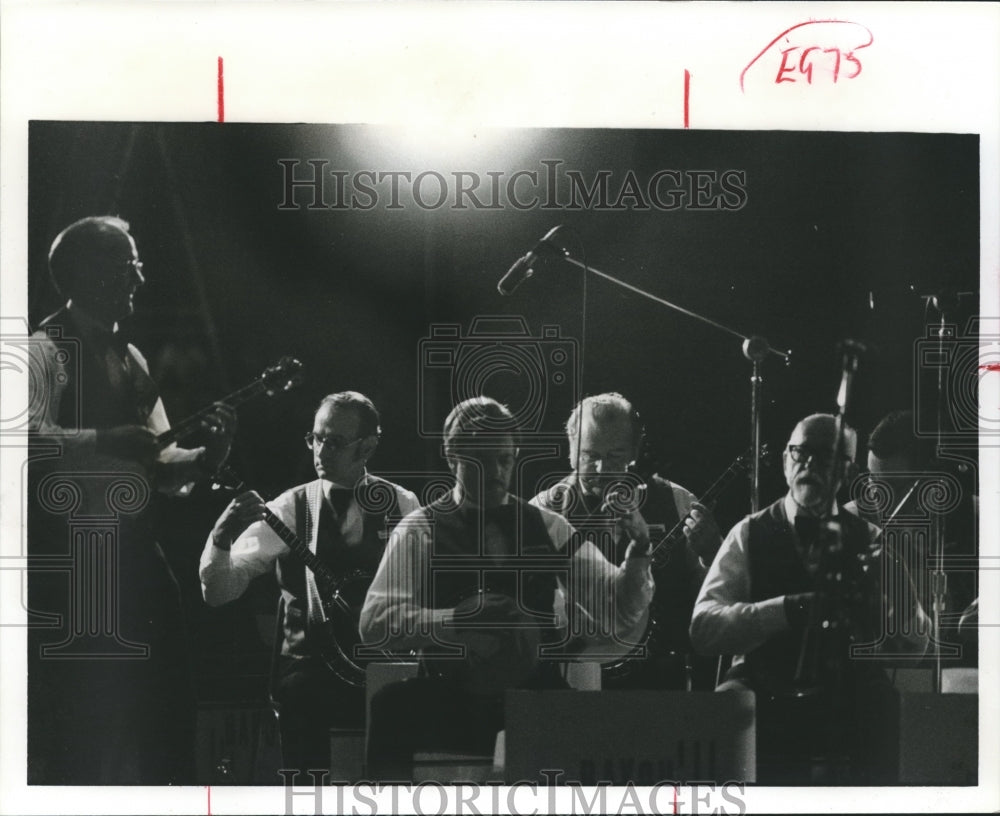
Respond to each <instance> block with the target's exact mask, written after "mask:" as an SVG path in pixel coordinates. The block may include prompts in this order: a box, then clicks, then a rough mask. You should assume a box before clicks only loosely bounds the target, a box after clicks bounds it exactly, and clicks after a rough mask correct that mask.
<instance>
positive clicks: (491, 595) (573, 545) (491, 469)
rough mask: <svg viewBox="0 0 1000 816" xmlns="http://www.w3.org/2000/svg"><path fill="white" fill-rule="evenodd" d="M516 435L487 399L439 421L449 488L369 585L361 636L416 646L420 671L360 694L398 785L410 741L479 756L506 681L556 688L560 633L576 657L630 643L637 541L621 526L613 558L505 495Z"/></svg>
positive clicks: (373, 757)
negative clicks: (618, 558) (621, 540)
mask: <svg viewBox="0 0 1000 816" xmlns="http://www.w3.org/2000/svg"><path fill="white" fill-rule="evenodd" d="M516 432H517V429H516V427H515V419H514V417H513V416H512V415H511V412H510V411H509V410H508V409H507V408H506V407H505V406H503V405H501V404H500V403H499V402H497V401H496V400H493V399H490V398H487V397H474V398H471V399H468V400H465V401H464V402H461V403H459V404H458V405H456V406H455V408H454V409H453V410H452V411H451V413H450V414H449V415H448V417H447V419H446V420H445V425H444V451H445V457H446V459H447V462H448V467H449V469H450V470H451V472H452V473H453V474H454V476H455V483H454V486H453V488H452V489H451V490H450V491H449V492H448V493H447V494H445V495H444V496H442V497H441V498H440V499H438V500H437V501H435V502H433V503H431V504H430V505H428V506H426V507H423V508H421V509H420V510H418V511H416V512H415V513H413V514H411V515H410V516H408V517H407V518H405V519H403V521H402V522H401V523H400V524H399V526H397V527H396V529H395V530H394V531H393V533H392V538H391V539H390V541H389V546H388V547H387V549H386V553H385V557H384V558H383V560H382V564H381V565H380V566H379V571H378V573H377V575H376V576H375V580H374V581H373V582H372V585H371V588H370V589H369V592H368V597H367V599H366V600H365V605H364V609H363V610H362V614H361V635H362V637H363V638H364V641H365V643H367V644H370V645H372V646H376V647H378V648H381V649H384V650H387V651H390V652H393V653H402V654H407V653H408V652H409V651H410V650H416V651H418V652H419V653H420V659H421V663H422V666H423V676H422V677H419V678H414V679H411V680H406V681H403V682H401V683H396V684H390V685H388V686H386V687H385V688H383V689H382V690H381V691H379V693H378V694H377V695H376V696H375V697H374V698H373V700H372V722H371V731H370V734H369V743H368V771H369V774H370V775H371V776H372V777H373V778H375V779H379V780H382V781H406V780H409V779H410V778H411V775H412V758H413V754H414V753H415V752H416V751H418V750H423V751H428V750H429V751H440V750H445V751H450V752H455V751H458V752H471V753H473V754H476V755H492V753H493V747H494V741H495V738H496V735H497V732H498V731H500V730H501V729H502V728H503V716H504V710H503V705H504V692H505V690H506V689H515V688H530V689H545V688H566V687H567V684H566V682H565V680H564V679H563V677H562V668H563V665H564V664H563V662H562V661H563V659H564V657H563V656H562V655H560V654H558V653H557V652H559V651H560V650H561V646H562V644H563V642H564V641H565V640H566V639H567V638H571V639H575V642H576V643H577V645H578V646H579V648H580V650H581V652H582V651H583V649H584V647H585V646H586V645H593V646H595V647H600V648H610V647H613V646H614V645H616V644H617V643H620V642H634V638H636V637H637V636H638V635H639V634H641V632H642V631H643V629H644V627H645V623H646V620H647V608H648V605H649V601H650V598H651V596H652V593H653V582H652V576H651V575H650V571H649V559H648V557H647V556H646V550H647V546H648V540H643V536H642V531H641V530H640V529H637V528H632V527H630V528H629V529H630V533H631V537H632V540H631V542H630V545H629V547H628V550H627V553H626V557H625V559H624V562H623V563H622V565H621V566H620V567H615V566H614V565H613V564H611V563H610V562H609V561H608V560H607V559H605V558H604V556H603V555H602V554H601V552H600V551H599V550H598V549H597V548H596V547H595V546H594V545H593V544H592V543H590V542H585V541H581V540H579V539H578V537H577V536H576V534H575V532H574V530H573V528H572V527H571V526H570V524H569V523H568V522H566V521H565V519H563V518H562V517H561V516H559V515H557V514H556V513H552V512H550V511H547V510H543V509H540V508H537V507H534V506H532V505H530V504H528V503H527V502H524V501H522V500H520V499H518V498H516V497H515V496H513V495H512V494H511V483H512V480H513V477H514V472H515V466H516V463H517V455H518V450H517V445H516ZM547 646H548V647H549V649H548V650H546V647H547Z"/></svg>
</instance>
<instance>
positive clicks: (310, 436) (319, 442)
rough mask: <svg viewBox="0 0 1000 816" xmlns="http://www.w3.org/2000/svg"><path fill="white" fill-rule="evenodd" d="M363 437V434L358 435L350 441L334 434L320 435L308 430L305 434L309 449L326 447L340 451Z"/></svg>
mask: <svg viewBox="0 0 1000 816" xmlns="http://www.w3.org/2000/svg"><path fill="white" fill-rule="evenodd" d="M362 439H364V437H363V436H359V437H358V438H357V439H351V440H350V441H347V440H344V439H339V438H337V437H336V436H322V435H320V434H318V433H314V432H313V431H309V433H307V434H306V435H305V440H306V447H307V448H309V449H310V450H316V449H317V448H326V449H327V450H329V451H342V450H346V449H347V448H349V447H351V445H356V444H357V443H358V442H360V441H361V440H362Z"/></svg>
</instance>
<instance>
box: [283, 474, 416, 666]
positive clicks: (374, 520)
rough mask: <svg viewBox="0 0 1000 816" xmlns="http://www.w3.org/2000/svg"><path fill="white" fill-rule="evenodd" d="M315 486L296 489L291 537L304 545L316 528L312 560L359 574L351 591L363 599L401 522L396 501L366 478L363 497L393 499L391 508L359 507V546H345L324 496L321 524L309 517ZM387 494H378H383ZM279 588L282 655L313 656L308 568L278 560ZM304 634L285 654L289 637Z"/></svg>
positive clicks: (288, 558) (381, 484) (384, 485)
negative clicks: (297, 645) (298, 645)
mask: <svg viewBox="0 0 1000 816" xmlns="http://www.w3.org/2000/svg"><path fill="white" fill-rule="evenodd" d="M312 484H313V483H312V482H310V483H309V484H306V485H302V486H300V487H298V488H296V489H295V493H294V501H295V532H296V534H297V535H298V536H299V537H300V538H301V539H302V540H303V541H304V542H305V543H306V544H308V543H309V540H308V538H307V533H306V531H307V530H312V529H314V528H315V525H316V524H317V523H318V524H319V528H318V530H317V540H316V555H317V557H318V558H320V559H321V560H322V561H324V562H325V563H326V564H327V565H328V566H329V567H330V568H331V569H332V570H333V572H334V573H335V574H336V575H338V576H347V575H349V574H350V573H353V572H358V573H360V574H361V575H359V578H362V579H363V580H362V581H361V582H360V584H358V585H357V586H356V587H355V590H354V591H355V592H357V593H359V594H360V595H361V600H363V592H362V589H363V590H364V591H367V585H368V584H371V579H372V578H373V577H374V576H375V571H376V570H377V569H378V565H379V562H380V561H381V560H382V553H383V552H384V551H385V545H386V541H387V539H388V536H389V531H390V530H391V529H392V528H393V527H394V526H395V525H396V524H397V523H398V522H399V520H400V517H401V516H400V512H399V500H398V495H397V493H396V489H395V487H394V486H393V485H392V483H390V482H388V481H386V480H385V479H380V478H378V477H377V476H371V475H369V476H368V483H367V484H366V485H364V486H363V487H361V488H360V489H361V490H362V491H365V490H373V491H378V495H379V496H380V497H381V496H391V502H390V504H389V506H388V507H387V508H385V510H384V511H381V512H370V511H369V510H367V509H365V508H366V507H369V506H379V505H381V503H382V502H371V503H370V502H366V501H361V504H362V518H363V523H362V533H361V542H360V543H359V544H356V545H354V546H349V545H348V544H347V543H346V542H345V541H344V537H343V536H342V535H341V533H340V530H339V528H338V526H337V523H336V519H335V517H334V515H335V514H334V512H333V510H332V509H331V507H330V503H329V501H328V500H327V498H326V497H325V496H324V497H323V499H322V501H321V503H320V517H319V519H318V520H317V519H311V518H310V517H309V507H308V503H307V495H308V490H309V488H310V486H311V485H312ZM383 490H384V491H385V492H382V491H383ZM275 571H276V575H277V579H278V586H279V587H281V589H282V592H283V594H284V596H285V647H286V648H285V650H284V651H285V653H288V654H307V653H310V652H311V651H312V649H311V645H310V643H309V635H310V632H309V630H310V627H309V622H308V603H307V600H306V567H305V564H304V563H303V562H302V561H301V560H300V559H299V558H298V557H297V556H296V555H295V553H293V552H291V551H289V552H288V553H286V554H285V555H284V556H282V557H281V558H279V559H278V560H277V562H276V564H275ZM303 631H305V632H306V645H305V646H304V647H303V648H291V649H289V648H288V646H289V637H290V636H291V635H292V634H293V633H298V632H303Z"/></svg>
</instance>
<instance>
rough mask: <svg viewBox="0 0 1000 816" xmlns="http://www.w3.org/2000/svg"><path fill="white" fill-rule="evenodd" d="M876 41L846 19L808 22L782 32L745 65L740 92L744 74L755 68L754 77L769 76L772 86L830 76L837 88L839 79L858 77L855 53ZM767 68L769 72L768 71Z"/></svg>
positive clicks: (859, 61) (862, 28)
mask: <svg viewBox="0 0 1000 816" xmlns="http://www.w3.org/2000/svg"><path fill="white" fill-rule="evenodd" d="M874 41H875V38H874V36H873V35H872V33H871V31H869V30H868V29H867V28H866V27H865V26H863V25H861V24H860V23H852V22H850V21H849V20H810V21H808V22H805V23H799V24H798V25H794V26H792V27H791V28H789V29H786V30H785V31H782V32H781V33H780V34H779V35H778V36H777V37H775V38H774V39H773V40H771V42H769V43H768V44H767V47H766V48H764V49H763V50H762V51H761V52H760V53H759V54H758V55H757V56H756V57H754V58H753V59H752V60H750V62H749V63H747V66H746V68H744V69H743V71H742V73H741V74H740V91H742V92H744V93H745V92H746V88H745V81H746V77H747V73H748V72H749V71H750V69H751V68H753V67H754V66H755V65H758V64H759V65H758V69H757V70H756V71H755V74H759V75H761V76H762V77H765V78H767V77H769V78H770V79H769V80H766V81H770V82H771V83H773V84H774V85H781V84H782V83H786V82H788V83H796V84H798V83H805V84H806V85H812V84H813V81H814V80H815V81H816V82H819V81H820V79H821V78H823V77H829V79H830V81H831V82H832V83H833V84H834V85H836V84H837V83H838V82H840V81H841V80H848V79H855V78H856V77H858V76H859V75H860V74H861V70H862V64H861V59H860V58H859V57H858V56H857V52H858V51H860V50H861V49H862V48H867V47H868V46H870V45H871V44H872V43H873V42H874ZM768 67H770V69H771V71H770V72H767V70H766V69H767V68H768Z"/></svg>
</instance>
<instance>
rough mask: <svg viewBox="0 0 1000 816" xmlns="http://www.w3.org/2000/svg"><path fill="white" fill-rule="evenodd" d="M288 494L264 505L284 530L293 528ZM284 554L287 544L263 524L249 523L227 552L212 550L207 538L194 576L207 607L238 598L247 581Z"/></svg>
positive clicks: (293, 501)
mask: <svg viewBox="0 0 1000 816" xmlns="http://www.w3.org/2000/svg"><path fill="white" fill-rule="evenodd" d="M293 496H294V494H293V493H292V492H291V491H289V492H287V493H283V494H282V495H281V496H279V497H278V498H277V499H275V500H274V501H271V502H268V504H267V506H268V507H269V508H270V509H271V510H272V511H273V512H274V514H275V515H276V516H277V517H278V518H280V519H281V520H282V521H283V522H284V523H285V524H286V525H287V526H288V527H290V528H291V529H293V530H294V529H295V524H296V519H295V500H294V498H293ZM287 552H288V545H287V544H285V542H284V541H282V540H281V538H280V537H279V536H278V534H277V533H275V532H274V530H272V529H271V528H270V526H268V524H267V523H266V522H263V521H257V522H254V523H253V524H251V525H250V526H249V527H248V528H247V529H246V530H244V531H243V533H242V534H241V535H240V536H239V537H238V538H237V539H236V541H234V542H233V546H232V548H231V549H229V550H224V549H222V548H221V547H216V546H215V545H214V544H213V543H212V536H211V535H209V537H208V541H207V542H206V543H205V549H204V550H203V551H202V554H201V563H200V564H199V568H198V573H199V576H200V578H201V594H202V597H203V598H204V599H205V603H207V604H208V605H209V606H221V605H222V604H225V603H229V602H230V601H234V600H236V599H237V598H239V597H240V596H241V595H242V594H243V593H244V592H246V589H247V587H248V586H249V585H250V582H251V581H252V580H253V579H254V578H256V577H258V576H260V575H264V574H266V573H267V572H270V571H271V569H273V567H274V562H275V561H277V560H278V558H280V557H281V556H283V555H284V554H285V553H287Z"/></svg>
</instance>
